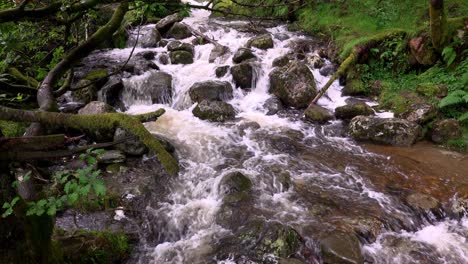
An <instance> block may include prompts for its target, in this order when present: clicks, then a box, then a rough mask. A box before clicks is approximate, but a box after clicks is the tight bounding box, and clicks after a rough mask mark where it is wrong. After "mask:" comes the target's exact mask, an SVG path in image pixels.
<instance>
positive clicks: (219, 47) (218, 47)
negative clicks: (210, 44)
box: [208, 45, 229, 63]
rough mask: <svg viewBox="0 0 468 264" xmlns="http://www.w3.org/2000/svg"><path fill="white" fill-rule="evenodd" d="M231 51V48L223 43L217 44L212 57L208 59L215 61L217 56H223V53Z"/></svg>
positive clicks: (211, 54)
mask: <svg viewBox="0 0 468 264" xmlns="http://www.w3.org/2000/svg"><path fill="white" fill-rule="evenodd" d="M228 52H229V48H228V47H226V46H223V45H215V46H214V48H213V49H212V50H211V53H210V58H209V59H208V61H209V62H210V63H213V62H214V61H215V60H216V59H217V58H219V57H222V56H223V55H225V54H227V53H228Z"/></svg>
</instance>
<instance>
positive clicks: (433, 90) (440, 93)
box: [416, 83, 447, 98]
mask: <svg viewBox="0 0 468 264" xmlns="http://www.w3.org/2000/svg"><path fill="white" fill-rule="evenodd" d="M416 92H417V93H418V94H420V95H424V96H427V97H433V96H435V97H437V98H443V97H445V96H447V85H446V84H434V83H420V84H418V86H417V87H416Z"/></svg>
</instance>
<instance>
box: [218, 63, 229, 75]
mask: <svg viewBox="0 0 468 264" xmlns="http://www.w3.org/2000/svg"><path fill="white" fill-rule="evenodd" d="M228 71H229V65H225V66H220V67H217V68H216V70H215V75H216V77H218V78H221V77H224V76H225V75H226V73H227V72H228Z"/></svg>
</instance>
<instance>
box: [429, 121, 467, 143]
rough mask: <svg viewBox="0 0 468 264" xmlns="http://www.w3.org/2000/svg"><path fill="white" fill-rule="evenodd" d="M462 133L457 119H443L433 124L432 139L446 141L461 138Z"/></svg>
mask: <svg viewBox="0 0 468 264" xmlns="http://www.w3.org/2000/svg"><path fill="white" fill-rule="evenodd" d="M461 135H462V131H461V127H460V123H458V121H457V120H456V119H443V120H439V121H437V122H435V123H434V124H432V129H431V140H432V141H434V142H435V143H439V144H440V143H444V142H447V141H448V140H450V139H457V138H460V137H461Z"/></svg>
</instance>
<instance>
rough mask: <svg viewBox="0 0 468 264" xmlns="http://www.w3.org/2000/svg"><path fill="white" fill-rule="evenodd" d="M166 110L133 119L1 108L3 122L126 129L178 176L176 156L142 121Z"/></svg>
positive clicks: (124, 116)
mask: <svg viewBox="0 0 468 264" xmlns="http://www.w3.org/2000/svg"><path fill="white" fill-rule="evenodd" d="M161 114H162V111H161V110H159V111H156V112H155V113H152V114H145V115H140V116H137V117H133V116H130V115H126V114H122V113H107V114H94V115H74V114H64V113H55V112H40V111H25V110H18V109H13V108H8V107H3V106H0V119H3V120H14V121H22V122H36V123H40V124H43V125H48V126H65V127H69V128H74V129H78V130H85V131H98V130H114V129H116V128H117V127H122V128H124V129H126V130H127V131H129V132H131V133H132V134H133V135H135V136H137V137H138V138H139V139H140V140H141V141H142V142H143V143H144V144H145V145H146V146H147V147H148V148H149V149H150V150H151V151H153V152H154V153H155V154H156V156H157V158H158V160H159V161H160V162H161V164H162V165H163V167H164V168H165V169H166V171H167V172H168V173H169V174H172V175H174V174H176V173H177V172H178V171H179V166H178V164H177V161H176V160H175V159H174V157H172V156H171V154H169V153H168V152H167V151H166V150H165V149H164V147H163V145H162V144H161V142H159V140H157V139H156V138H155V137H154V136H153V135H152V134H151V133H150V132H149V131H148V130H146V128H145V127H144V126H143V124H142V123H141V122H140V120H142V119H146V120H147V119H148V118H151V119H154V118H155V116H160V115H161Z"/></svg>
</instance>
